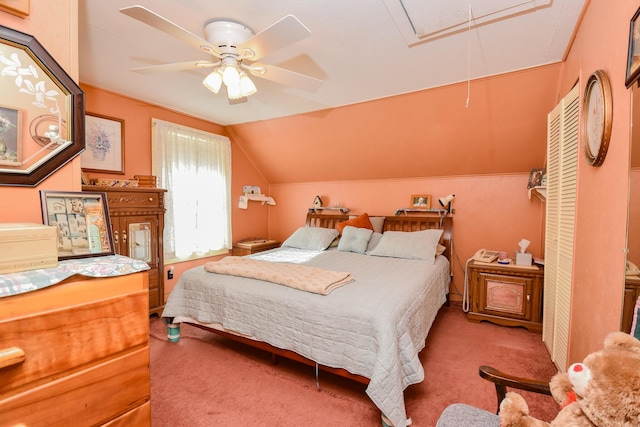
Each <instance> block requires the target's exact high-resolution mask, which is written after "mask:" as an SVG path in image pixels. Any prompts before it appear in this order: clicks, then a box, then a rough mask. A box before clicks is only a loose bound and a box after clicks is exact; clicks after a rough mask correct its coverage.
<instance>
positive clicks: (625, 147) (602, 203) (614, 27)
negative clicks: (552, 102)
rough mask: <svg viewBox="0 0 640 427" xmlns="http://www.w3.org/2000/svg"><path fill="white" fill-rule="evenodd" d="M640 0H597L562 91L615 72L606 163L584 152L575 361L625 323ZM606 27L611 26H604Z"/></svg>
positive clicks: (572, 337) (571, 358) (572, 334)
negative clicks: (630, 80)
mask: <svg viewBox="0 0 640 427" xmlns="http://www.w3.org/2000/svg"><path fill="white" fill-rule="evenodd" d="M638 6H640V2H639V1H638V0H623V1H619V2H616V7H611V2H609V1H608V0H592V1H591V2H590V5H589V7H588V9H587V10H586V13H585V14H584V17H583V20H582V24H581V25H580V28H579V30H578V32H577V34H576V39H575V42H574V44H573V46H572V48H571V51H570V52H569V55H568V58H567V61H566V66H565V72H564V79H563V85H562V91H563V92H568V91H569V89H570V88H571V86H572V85H573V83H574V82H575V80H576V78H578V77H579V78H580V88H581V91H582V90H583V89H584V85H585V83H586V81H587V79H588V77H589V75H590V74H591V73H593V72H594V71H596V70H598V69H603V70H605V71H606V72H607V74H608V76H609V79H610V81H611V87H612V92H613V128H612V132H611V142H610V146H609V151H608V154H607V158H606V160H605V162H604V164H603V165H602V166H601V167H597V168H594V167H591V166H590V165H588V164H587V162H586V160H585V157H584V156H582V155H581V156H580V157H579V163H578V196H577V202H576V228H575V230H576V233H575V244H574V264H573V286H572V301H571V322H570V325H569V355H568V363H572V362H575V361H581V360H582V359H583V358H584V356H585V355H587V354H588V353H590V352H592V351H594V350H597V349H599V348H602V343H603V339H604V337H605V336H606V334H607V333H609V332H611V331H614V330H618V329H619V327H620V313H621V309H622V297H623V289H624V261H625V251H626V234H627V198H628V191H629V149H630V147H629V140H630V129H629V124H630V91H629V90H627V89H626V88H625V85H624V79H625V66H626V59H627V47H628V38H629V21H630V19H631V17H632V16H633V14H634V13H635V11H636V9H637V8H638ZM604 29H606V30H604Z"/></svg>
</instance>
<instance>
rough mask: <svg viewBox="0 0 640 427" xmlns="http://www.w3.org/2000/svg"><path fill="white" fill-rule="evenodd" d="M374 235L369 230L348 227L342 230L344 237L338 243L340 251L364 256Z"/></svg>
mask: <svg viewBox="0 0 640 427" xmlns="http://www.w3.org/2000/svg"><path fill="white" fill-rule="evenodd" d="M372 234H373V230H369V229H368V228H358V227H353V226H351V225H347V226H346V227H345V228H343V229H342V237H340V243H338V250H339V251H343V252H357V253H359V254H363V253H364V252H365V251H366V250H367V244H368V243H369V239H370V238H371V235H372Z"/></svg>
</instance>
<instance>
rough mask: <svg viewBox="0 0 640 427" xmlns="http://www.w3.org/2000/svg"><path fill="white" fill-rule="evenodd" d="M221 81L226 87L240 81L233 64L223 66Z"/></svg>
mask: <svg viewBox="0 0 640 427" xmlns="http://www.w3.org/2000/svg"><path fill="white" fill-rule="evenodd" d="M222 81H223V82H224V84H225V85H227V87H229V86H232V85H237V84H238V83H240V73H239V72H238V69H237V68H236V66H235V65H232V64H228V65H226V66H225V67H224V71H223V72H222Z"/></svg>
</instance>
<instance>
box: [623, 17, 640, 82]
mask: <svg viewBox="0 0 640 427" xmlns="http://www.w3.org/2000/svg"><path fill="white" fill-rule="evenodd" d="M639 16H640V8H638V10H636V13H634V14H633V17H632V18H631V23H630V25H629V51H628V53H627V75H626V78H625V81H624V84H625V86H627V89H628V88H630V87H631V85H632V84H634V83H635V82H636V81H637V80H638V78H639V77H640V21H639V20H638V17H639Z"/></svg>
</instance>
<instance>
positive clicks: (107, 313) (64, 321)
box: [0, 291, 149, 398]
mask: <svg viewBox="0 0 640 427" xmlns="http://www.w3.org/2000/svg"><path fill="white" fill-rule="evenodd" d="M148 304H149V303H148V294H147V292H145V291H140V292H137V293H135V294H130V295H128V296H122V297H116V298H109V299H105V300H100V301H97V302H95V303H86V304H80V305H75V306H71V307H69V308H67V309H65V310H52V311H48V312H42V313H38V314H36V315H32V316H25V317H18V318H13V319H10V320H4V321H0V330H2V331H3V332H2V334H0V348H8V347H19V348H21V349H22V350H23V351H24V353H25V356H26V357H25V361H24V362H23V363H22V364H19V365H15V366H12V367H7V368H5V369H3V370H1V371H0V398H2V397H3V396H4V395H5V393H7V392H10V391H12V390H15V389H19V388H20V387H21V386H22V385H24V384H27V383H31V382H33V381H42V382H46V381H48V380H49V379H50V378H51V377H52V376H55V375H59V374H61V373H64V372H66V371H69V370H72V369H75V368H77V367H80V366H82V365H84V364H86V363H89V362H90V361H92V360H96V359H101V358H105V357H108V356H111V355H114V354H117V353H119V352H121V351H123V350H125V349H127V348H131V347H136V346H143V345H148V342H149V337H148V330H149V326H148V323H149V320H148V317H147V310H148Z"/></svg>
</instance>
